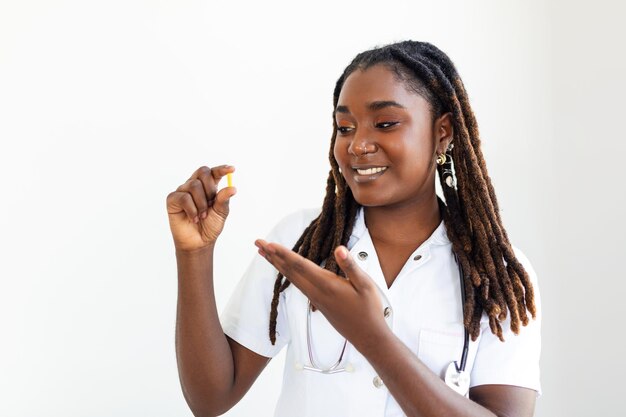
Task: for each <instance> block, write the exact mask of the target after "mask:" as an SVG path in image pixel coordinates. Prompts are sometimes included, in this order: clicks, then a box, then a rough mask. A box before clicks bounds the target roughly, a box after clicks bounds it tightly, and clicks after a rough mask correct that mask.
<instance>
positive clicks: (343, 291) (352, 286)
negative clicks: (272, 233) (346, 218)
mask: <svg viewBox="0 0 626 417" xmlns="http://www.w3.org/2000/svg"><path fill="white" fill-rule="evenodd" d="M255 245H256V246H257V247H258V248H259V254H260V255H261V256H263V257H265V259H267V261H268V262H270V263H271V264H272V265H274V267H275V268H276V269H278V270H279V271H280V272H281V273H282V274H283V275H284V276H285V277H286V278H287V279H288V280H289V281H291V283H292V284H294V285H295V286H296V287H298V289H300V291H302V293H304V295H306V296H307V297H308V299H309V300H310V301H311V303H312V304H313V305H315V306H316V307H317V308H318V309H319V310H320V311H321V312H322V313H323V314H324V316H325V317H326V319H327V320H328V321H329V322H330V323H331V324H332V325H333V327H334V328H335V329H336V330H337V331H338V332H339V333H341V334H342V335H343V336H344V337H345V338H346V339H348V340H349V341H350V343H352V345H353V346H354V347H356V348H357V349H359V350H361V348H362V347H365V346H368V345H370V344H371V343H375V342H376V340H378V339H379V338H380V337H384V336H385V335H386V334H388V333H389V332H390V330H389V327H388V325H387V323H386V321H385V319H384V314H383V304H382V301H381V299H380V293H379V292H378V288H377V287H376V284H374V281H372V279H371V278H370V277H369V276H368V275H367V274H366V273H365V272H364V271H363V270H362V269H361V268H360V267H359V266H358V265H357V264H356V262H355V261H354V259H353V258H352V256H350V253H349V251H348V249H347V248H346V247H345V246H338V247H337V248H336V249H335V258H336V259H337V263H338V265H339V267H340V268H341V269H342V271H343V272H345V274H346V278H343V277H341V276H339V275H336V274H334V273H332V272H330V271H328V270H326V269H323V268H321V267H319V266H318V265H316V264H315V263H313V262H311V261H310V260H308V259H306V258H304V257H302V256H300V255H299V254H297V253H295V252H294V251H292V250H289V249H288V248H286V247H284V246H282V245H280V244H278V243H268V242H266V241H264V240H262V239H258V240H257V241H256V242H255ZM370 346H371V345H370Z"/></svg>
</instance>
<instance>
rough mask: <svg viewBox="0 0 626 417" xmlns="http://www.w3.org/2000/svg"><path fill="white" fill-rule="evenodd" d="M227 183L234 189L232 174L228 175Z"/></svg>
mask: <svg viewBox="0 0 626 417" xmlns="http://www.w3.org/2000/svg"><path fill="white" fill-rule="evenodd" d="M226 181H228V186H229V187H232V186H233V174H231V173H230V172H229V173H228V174H226Z"/></svg>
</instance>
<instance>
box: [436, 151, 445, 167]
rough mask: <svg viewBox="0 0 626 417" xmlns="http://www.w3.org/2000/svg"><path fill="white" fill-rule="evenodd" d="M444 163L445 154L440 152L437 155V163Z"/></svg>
mask: <svg viewBox="0 0 626 417" xmlns="http://www.w3.org/2000/svg"><path fill="white" fill-rule="evenodd" d="M445 163H446V154H445V153H440V154H439V156H437V165H443V164H445Z"/></svg>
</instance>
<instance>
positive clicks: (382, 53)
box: [269, 41, 536, 344]
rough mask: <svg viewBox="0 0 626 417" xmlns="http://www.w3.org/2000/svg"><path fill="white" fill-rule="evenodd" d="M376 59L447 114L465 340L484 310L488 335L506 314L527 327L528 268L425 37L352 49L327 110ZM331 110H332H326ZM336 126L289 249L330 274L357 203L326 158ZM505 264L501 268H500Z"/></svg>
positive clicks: (444, 68)
mask: <svg viewBox="0 0 626 417" xmlns="http://www.w3.org/2000/svg"><path fill="white" fill-rule="evenodd" d="M376 64H383V65H385V66H386V67H387V68H389V69H390V70H392V71H393V72H394V74H395V76H396V78H397V79H398V80H400V81H402V82H404V84H405V85H406V86H408V87H409V88H411V89H412V91H414V92H415V93H416V94H419V95H421V96H422V97H424V98H425V99H426V100H427V101H428V102H429V103H430V107H431V112H432V114H433V117H437V116H439V115H441V114H444V113H447V112H450V113H452V118H453V127H454V129H453V131H454V137H453V143H454V144H455V146H454V147H453V148H452V150H449V151H448V155H450V156H452V159H453V161H454V171H455V175H456V182H457V185H456V188H454V187H450V186H447V185H446V184H445V182H444V176H443V167H442V166H441V165H437V170H438V172H439V180H440V183H441V188H442V189H443V193H444V197H445V201H446V203H445V204H444V203H443V202H442V201H441V199H439V198H438V201H439V205H440V210H441V213H442V217H443V221H444V223H445V227H446V230H447V234H448V238H449V239H450V241H451V242H452V250H453V251H454V253H455V254H456V256H457V260H458V262H460V264H461V266H462V270H463V275H464V277H463V280H464V284H465V288H466V291H465V292H466V297H465V304H464V312H463V315H464V326H465V328H466V329H468V331H469V333H470V335H471V337H472V340H476V339H477V337H478V335H479V333H480V319H481V316H482V314H483V312H485V313H486V314H487V316H488V317H489V327H490V328H491V331H492V332H493V334H495V335H496V336H498V338H499V339H500V340H502V341H504V338H503V336H502V327H501V325H500V322H502V321H504V320H505V319H506V318H507V314H510V315H511V317H510V326H511V330H512V331H513V332H514V333H515V334H518V333H519V330H520V322H521V323H522V324H523V325H524V326H525V325H526V324H528V321H529V319H528V316H527V314H526V311H527V310H528V311H529V312H530V313H531V315H532V318H533V319H534V318H535V315H536V309H535V302H534V292H533V286H532V283H531V282H530V278H529V276H528V273H527V272H526V270H525V269H524V267H523V266H522V264H521V263H520V262H519V261H518V260H517V258H516V257H515V254H514V252H513V249H512V247H511V244H510V242H509V239H508V236H507V233H506V231H505V230H504V227H503V226H502V220H501V218H500V212H499V208H498V202H497V199H496V195H495V192H494V189H493V186H492V184H491V179H490V178H489V175H488V174H487V167H486V165H485V160H484V158H483V155H482V151H481V149H480V138H479V135H478V126H477V123H476V118H475V117H474V113H473V111H472V108H471V107H470V103H469V99H468V96H467V93H466V91H465V87H464V85H463V82H462V81H461V78H460V77H459V74H458V73H457V71H456V68H455V66H454V64H453V63H452V61H451V60H450V58H448V56H447V55H446V54H445V53H443V52H442V51H441V50H439V49H438V48H437V47H435V46H434V45H432V44H430V43H427V42H415V41H403V42H399V43H395V44H390V45H386V46H382V47H378V48H374V49H371V50H368V51H365V52H362V53H360V54H358V55H357V56H356V57H355V58H354V60H353V61H352V62H351V63H350V65H348V67H346V69H345V70H344V72H343V74H342V75H341V77H339V79H338V80H337V83H336V85H335V90H334V94H333V110H334V109H335V108H336V107H337V101H338V99H339V93H340V92H341V88H342V86H343V83H344V81H345V80H346V78H347V77H348V76H349V75H350V74H351V73H352V72H354V71H355V70H366V69H368V68H370V67H372V66H373V65H376ZM333 115H334V113H333ZM336 137H337V123H336V121H335V118H334V117H333V135H332V138H331V142H330V151H329V161H330V166H331V170H330V172H329V175H328V180H327V182H326V196H325V198H324V203H323V206H322V211H321V213H320V215H319V216H318V217H317V218H315V219H314V220H313V221H312V222H311V224H309V226H308V227H307V228H306V229H305V230H304V232H303V233H302V235H301V236H300V238H299V239H298V241H297V242H296V244H295V245H294V247H293V250H294V251H295V252H297V253H298V254H300V255H301V256H303V257H305V258H307V259H310V260H311V261H313V262H315V263H316V264H318V265H321V264H322V263H323V264H324V268H325V269H327V270H329V271H332V272H334V273H336V274H338V275H343V272H342V271H341V270H340V268H339V267H338V265H337V261H336V260H335V258H334V256H333V250H334V248H335V247H337V246H339V245H347V243H348V240H349V238H350V235H351V233H352V228H353V226H354V222H355V218H356V214H357V210H358V208H359V204H358V203H357V202H356V200H355V199H354V197H353V195H352V192H351V190H350V188H349V187H348V186H347V184H346V182H345V180H344V178H343V176H342V174H341V173H340V172H339V166H338V164H337V161H336V160H335V158H334V155H333V148H334V146H335V139H336ZM505 263H506V265H505ZM289 285H290V282H289V281H288V280H287V279H286V278H285V277H284V276H283V275H282V274H281V273H278V276H277V278H276V281H275V283H274V296H273V299H272V304H271V312H270V326H269V336H270V340H271V342H272V344H275V343H276V318H277V315H278V301H279V296H280V293H281V292H282V291H284V290H285V289H286V288H287V287H289Z"/></svg>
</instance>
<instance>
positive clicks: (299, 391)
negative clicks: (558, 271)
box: [167, 41, 541, 416]
mask: <svg viewBox="0 0 626 417" xmlns="http://www.w3.org/2000/svg"><path fill="white" fill-rule="evenodd" d="M333 116H334V119H333V124H334V131H333V135H332V138H331V141H330V152H329V161H330V166H331V169H330V172H329V176H328V179H327V188H326V197H325V199H324V202H323V206H322V207H321V209H319V210H304V211H301V212H298V213H295V214H293V215H290V216H288V217H286V218H285V219H284V220H283V221H281V222H280V223H279V224H278V225H277V226H276V227H275V228H274V230H273V231H272V233H271V234H270V235H269V236H268V237H267V238H266V239H265V240H258V241H257V242H256V244H257V246H258V248H259V254H260V255H261V257H258V258H256V259H254V260H253V262H252V263H251V265H250V266H249V268H248V270H247V271H246V273H245V274H244V276H243V278H242V279H241V280H240V282H239V284H238V286H237V288H236V290H235V292H234V294H233V295H232V297H231V299H230V301H229V303H228V305H227V307H226V309H225V310H224V312H223V314H222V315H221V316H220V317H218V315H217V311H216V306H215V296H214V293H213V249H214V245H215V242H216V240H217V238H218V236H219V235H220V233H221V231H222V228H223V225H224V222H225V220H226V218H227V216H228V201H229V199H230V198H231V197H232V196H233V195H234V194H235V189H234V188H233V187H226V188H223V189H221V190H219V191H218V190H217V185H218V183H219V181H220V179H221V178H222V177H223V176H225V175H228V174H230V173H232V172H233V171H234V168H233V167H230V166H219V167H215V168H208V167H201V168H199V169H198V170H197V171H196V172H195V173H194V174H193V175H192V176H191V178H190V179H189V180H188V181H187V182H185V183H184V184H183V185H181V186H180V187H179V188H178V189H177V190H176V191H174V192H172V193H170V194H169V195H168V198H167V206H168V213H169V219H170V227H171V231H172V235H173V237H174V242H175V245H176V249H177V251H176V255H177V260H178V270H179V308H178V317H177V355H178V365H179V373H180V376H181V383H182V386H183V391H184V393H185V398H186V399H187V402H188V404H189V406H190V407H191V408H192V410H193V411H194V413H195V414H196V415H202V416H208V415H218V414H221V413H223V412H225V411H226V410H228V409H229V408H231V407H232V406H233V405H234V404H236V403H237V402H238V401H239V400H240V399H241V398H242V397H243V395H244V394H245V393H246V391H247V390H248V389H249V387H250V386H251V385H252V383H253V382H254V380H255V379H256V378H257V376H258V375H259V374H260V373H261V371H262V370H263V368H264V367H265V365H266V364H267V363H268V361H269V360H270V358H272V357H274V356H275V355H276V354H278V352H280V351H281V349H282V348H284V347H287V365H286V368H285V372H284V383H283V390H282V394H281V397H280V400H279V403H278V405H277V408H276V415H277V416H295V415H298V416H330V415H341V416H345V415H359V416H399V415H411V416H412V415H419V416H440V415H464V416H468V415H471V416H493V415H515V416H531V415H533V410H534V405H535V398H536V396H538V395H539V394H540V392H541V388H540V383H539V367H538V363H539V353H540V320H541V312H540V298H539V292H538V286H537V277H536V274H535V272H534V270H533V268H532V265H531V264H530V262H529V261H528V259H527V258H526V257H525V255H524V254H523V253H522V252H521V251H520V250H519V249H517V248H516V247H514V246H513V245H512V244H511V243H510V242H509V239H508V237H507V234H506V231H505V228H504V227H503V224H502V220H501V218H500V215H499V209H498V203H497V199H496V195H495V191H494V189H493V186H492V185H491V181H490V179H489V176H488V174H487V169H486V164H485V161H484V159H483V157H482V152H481V150H480V139H479V135H478V128H477V124H476V120H475V118H474V115H473V112H472V110H471V107H470V104H469V101H468V98H467V94H466V92H465V89H464V86H463V83H462V81H461V79H460V77H459V75H458V73H457V71H456V68H455V67H454V65H453V63H452V61H451V60H450V59H449V58H448V57H447V56H446V55H445V54H444V53H443V52H442V51H440V50H439V49H438V48H436V47H435V46H433V45H432V44H429V43H426V42H413V41H405V42H400V43H396V44H391V45H387V46H384V47H380V48H376V49H372V50H369V51H365V52H363V53H361V54H359V55H357V57H356V58H355V59H354V60H353V61H352V63H351V64H350V65H349V66H348V67H347V68H346V69H345V71H344V73H343V74H342V75H341V77H340V78H339V80H338V81H337V84H336V86H335V90H334V109H333ZM437 173H438V174H439V180H440V182H441V185H442V189H443V193H444V196H443V197H444V199H445V202H444V199H442V198H441V197H439V196H437V194H436V191H435V180H436V177H437ZM457 184H458V186H457ZM290 248H291V249H290ZM207 277H209V278H208V279H207ZM291 284H294V285H291ZM522 326H526V327H525V328H524V329H522ZM268 330H269V332H268ZM268 333H269V334H268ZM459 358H461V360H458V359H459ZM459 394H461V395H459Z"/></svg>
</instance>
